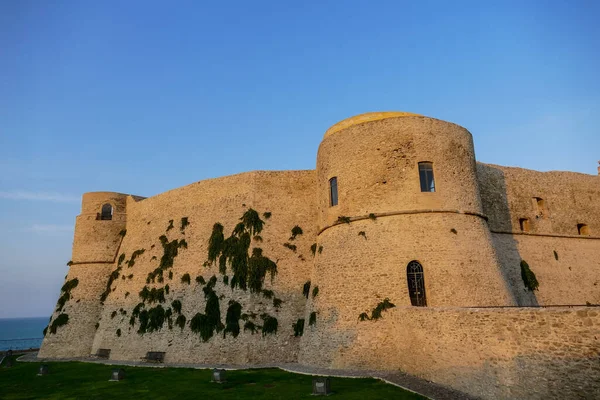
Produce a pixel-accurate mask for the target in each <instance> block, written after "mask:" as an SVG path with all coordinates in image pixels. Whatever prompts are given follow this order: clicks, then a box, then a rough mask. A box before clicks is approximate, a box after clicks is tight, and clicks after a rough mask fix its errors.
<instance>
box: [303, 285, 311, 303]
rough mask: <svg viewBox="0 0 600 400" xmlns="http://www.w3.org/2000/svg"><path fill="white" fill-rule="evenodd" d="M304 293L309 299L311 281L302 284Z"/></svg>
mask: <svg viewBox="0 0 600 400" xmlns="http://www.w3.org/2000/svg"><path fill="white" fill-rule="evenodd" d="M302 294H303V295H304V297H306V298H307V299H308V295H309V294H310V281H306V282H305V283H304V286H302Z"/></svg>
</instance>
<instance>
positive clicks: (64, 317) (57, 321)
mask: <svg viewBox="0 0 600 400" xmlns="http://www.w3.org/2000/svg"><path fill="white" fill-rule="evenodd" d="M68 323H69V315H68V314H65V313H61V314H58V316H57V317H56V318H54V321H52V323H51V324H50V325H49V327H48V329H49V330H50V333H56V331H57V330H58V328H59V327H61V326H64V325H66V324H68ZM46 332H48V331H46Z"/></svg>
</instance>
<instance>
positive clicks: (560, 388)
mask: <svg viewBox="0 0 600 400" xmlns="http://www.w3.org/2000/svg"><path fill="white" fill-rule="evenodd" d="M325 338H327V339H325ZM599 338H600V310H599V309H598V308H596V307H577V308H542V309H538V308H479V309H478V308H471V309H469V308H466V309H461V308H420V307H413V308H410V307H397V308H393V309H390V310H389V311H387V312H384V313H383V318H382V319H380V320H378V321H364V322H360V321H358V320H356V321H345V320H344V321H342V320H340V321H338V323H336V324H335V325H333V326H330V327H328V329H327V331H325V332H323V340H327V341H329V342H333V343H334V344H335V347H334V348H333V349H332V350H331V352H324V351H323V350H322V349H320V348H319V347H314V348H313V349H312V350H311V351H310V353H309V352H306V353H303V356H302V357H301V360H300V361H301V362H302V363H305V364H309V365H319V366H322V367H329V368H353V369H383V370H397V369H399V370H402V371H404V372H407V373H410V374H414V375H417V376H420V377H422V378H425V379H428V380H432V381H434V382H438V383H441V384H445V385H449V386H451V387H453V388H456V389H458V390H462V391H465V392H467V393H470V394H473V395H475V396H480V397H482V398H484V399H490V400H497V399H498V400H499V399H525V398H527V399H540V400H542V399H578V398H581V399H592V398H597V397H596V396H597V394H598V393H600V362H598V360H599V359H600V358H599V357H600V346H599V342H598V339H599ZM309 350H310V349H309Z"/></svg>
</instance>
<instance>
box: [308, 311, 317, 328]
mask: <svg viewBox="0 0 600 400" xmlns="http://www.w3.org/2000/svg"><path fill="white" fill-rule="evenodd" d="M316 323H317V313H316V312H315V311H313V312H311V313H310V316H309V317H308V325H309V326H311V325H315V324H316Z"/></svg>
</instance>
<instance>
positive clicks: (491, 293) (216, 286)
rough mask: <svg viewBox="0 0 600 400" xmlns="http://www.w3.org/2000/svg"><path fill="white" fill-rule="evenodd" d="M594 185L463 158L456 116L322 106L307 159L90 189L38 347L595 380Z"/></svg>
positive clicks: (532, 386) (523, 385)
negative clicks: (126, 190)
mask: <svg viewBox="0 0 600 400" xmlns="http://www.w3.org/2000/svg"><path fill="white" fill-rule="evenodd" d="M599 195H600V178H599V177H598V176H591V175H585V174H576V173H571V172H537V171H529V170H523V169H519V168H508V167H501V166H495V165H488V164H482V163H477V162H476V161H475V155H474V148H473V140H472V136H471V134H470V133H469V132H468V131H467V130H466V129H464V128H462V127H460V126H458V125H456V124H452V123H448V122H444V121H440V120H436V119H433V118H427V117H423V116H418V115H416V114H409V113H369V114H363V115H359V116H356V117H353V118H349V119H347V120H344V121H342V122H340V123H338V124H336V125H334V126H333V127H332V128H330V129H329V130H328V131H327V132H326V134H325V137H324V139H323V141H322V143H321V145H320V147H319V151H318V155H317V165H316V169H315V170H309V171H281V172H266V171H255V172H248V173H242V174H238V175H233V176H227V177H223V178H216V179H209V180H205V181H200V182H196V183H193V184H191V185H188V186H185V187H182V188H178V189H174V190H171V191H168V192H165V193H162V194H159V195H156V196H153V197H149V198H142V197H138V196H131V195H126V194H120V193H112V192H94V193H86V194H84V196H83V201H82V210H81V214H80V215H79V216H78V217H77V220H76V228H75V237H74V243H73V255H72V264H71V268H70V271H69V274H68V276H67V278H66V284H65V287H63V290H61V293H60V299H59V302H58V304H57V308H56V311H55V313H54V314H53V316H52V319H51V323H50V325H49V332H48V333H47V334H46V336H45V339H44V342H43V345H42V348H41V350H40V353H39V357H41V358H47V357H50V358H65V357H87V356H89V355H90V354H94V353H96V352H97V351H98V349H110V350H111V352H110V358H111V359H115V360H139V359H140V358H142V357H144V356H145V354H146V352H148V351H162V352H165V362H167V363H171V362H172V363H230V364H243V365H258V364H266V363H276V362H299V363H303V364H309V365H318V366H322V367H329V368H365V369H375V368H380V369H401V370H403V371H405V372H407V373H411V374H415V375H418V376H421V377H424V378H426V379H429V380H432V381H435V382H440V383H443V384H446V385H449V386H452V387H455V388H457V389H459V390H463V391H465V392H469V393H471V394H475V395H477V396H481V397H483V398H489V399H502V398H506V399H508V398H520V397H527V398H540V399H542V398H557V399H558V398H563V397H565V396H566V397H568V396H569V395H572V396H573V397H577V396H582V397H583V398H585V397H586V396H588V397H589V394H590V393H595V391H598V390H600V386H599V383H598V382H600V365H599V364H597V360H598V357H599V356H600V346H599V345H598V339H597V338H598V337H600V333H599V329H600V320H599V319H598V318H599V316H598V315H599V313H598V311H599V310H598V308H596V307H594V305H595V304H599V303H600V286H599V285H600V261H599V260H600V202H598V201H597V199H598V197H599ZM522 260H525V261H526V262H527V263H528V264H529V267H530V268H531V271H533V272H534V273H535V276H536V278H537V281H538V282H539V288H538V290H534V291H532V290H527V289H526V287H525V282H524V280H523V278H522V276H521V275H522V270H521V268H522V267H521V261H522ZM274 266H275V267H274ZM275 272H276V273H275ZM390 304H391V305H390ZM530 306H549V307H545V308H531V307H530ZM565 306H567V307H565ZM65 316H67V317H68V321H67V322H66V323H65V322H64V320H65V319H67V317H65ZM536 377H544V379H546V380H547V381H548V382H551V384H545V381H544V380H539V379H538V380H536V379H535V378H536ZM561 395H562V397H561Z"/></svg>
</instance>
